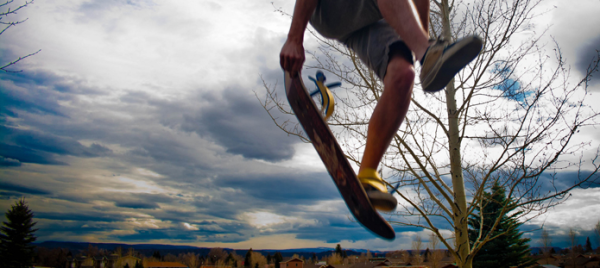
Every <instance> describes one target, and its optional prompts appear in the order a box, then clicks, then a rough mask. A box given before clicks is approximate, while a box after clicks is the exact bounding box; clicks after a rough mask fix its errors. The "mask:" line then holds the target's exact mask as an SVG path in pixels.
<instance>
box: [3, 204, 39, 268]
mask: <svg viewBox="0 0 600 268" xmlns="http://www.w3.org/2000/svg"><path fill="white" fill-rule="evenodd" d="M5 215H6V219H7V220H8V221H5V222H3V223H2V225H3V226H2V227H1V228H0V259H1V260H2V263H3V264H2V267H6V268H13V267H14V268H21V267H32V266H33V261H34V258H35V250H34V249H35V246H34V245H32V243H33V242H34V241H35V240H36V237H35V236H34V235H33V233H34V232H35V231H37V229H33V226H35V224H36V223H35V222H33V213H31V210H29V207H27V203H26V202H25V199H24V198H23V199H21V200H19V201H18V202H16V203H15V205H13V206H12V207H11V209H10V210H8V212H6V214H5Z"/></svg>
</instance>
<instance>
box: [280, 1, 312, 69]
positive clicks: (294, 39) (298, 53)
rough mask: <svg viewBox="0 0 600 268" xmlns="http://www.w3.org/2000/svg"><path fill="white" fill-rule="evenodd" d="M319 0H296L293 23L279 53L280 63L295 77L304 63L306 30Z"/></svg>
mask: <svg viewBox="0 0 600 268" xmlns="http://www.w3.org/2000/svg"><path fill="white" fill-rule="evenodd" d="M317 3H318V0H296V6H295V7H294V15H293V17H292V25H291V26H290V31H289V33H288V37H287V40H286V41H285V44H284V45H283V48H282V49H281V53H280V54H279V64H281V68H283V69H284V70H285V71H288V72H290V74H291V75H292V77H295V76H296V75H297V74H298V73H299V72H300V70H302V65H303V64H304V59H305V56H304V46H303V42H304V31H306V25H307V24H308V20H309V19H310V17H311V16H312V14H313V12H314V10H315V8H316V7H317Z"/></svg>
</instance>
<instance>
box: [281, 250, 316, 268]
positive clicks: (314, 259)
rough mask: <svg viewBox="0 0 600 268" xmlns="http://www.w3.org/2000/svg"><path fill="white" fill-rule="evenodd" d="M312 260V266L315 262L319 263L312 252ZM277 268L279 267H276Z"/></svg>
mask: <svg viewBox="0 0 600 268" xmlns="http://www.w3.org/2000/svg"><path fill="white" fill-rule="evenodd" d="M312 260H313V264H317V262H318V261H319V260H317V254H316V253H314V252H313V254H312ZM277 268H279V267H277Z"/></svg>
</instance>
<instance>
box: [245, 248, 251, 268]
mask: <svg viewBox="0 0 600 268" xmlns="http://www.w3.org/2000/svg"><path fill="white" fill-rule="evenodd" d="M244 267H246V268H250V267H252V248H250V249H249V250H248V252H246V258H244Z"/></svg>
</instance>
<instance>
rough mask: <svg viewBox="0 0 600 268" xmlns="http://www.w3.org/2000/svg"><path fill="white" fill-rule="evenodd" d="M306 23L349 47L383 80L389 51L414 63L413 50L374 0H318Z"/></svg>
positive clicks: (323, 34)
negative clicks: (384, 16) (384, 17)
mask: <svg viewBox="0 0 600 268" xmlns="http://www.w3.org/2000/svg"><path fill="white" fill-rule="evenodd" d="M310 24H311V25H312V26H313V27H314V28H315V30H317V32H319V33H320V34H321V35H322V36H323V37H325V38H329V39H336V40H338V41H340V42H341V43H343V44H344V45H346V46H347V47H348V48H350V49H352V50H353V51H354V52H355V53H356V54H357V55H358V56H359V58H360V59H361V61H362V62H363V63H365V65H367V66H368V67H369V68H370V69H371V70H373V71H374V72H375V73H376V74H377V76H378V77H379V78H380V79H382V80H383V78H384V77H385V72H386V70H387V65H388V62H389V59H390V52H393V53H399V54H400V55H402V56H403V57H405V58H406V59H407V60H408V62H410V63H414V56H413V53H412V52H411V51H410V49H408V47H407V46H406V44H405V43H404V42H403V41H402V40H401V39H400V36H398V34H397V33H396V31H395V30H394V29H393V28H392V27H391V26H390V25H389V24H388V23H387V22H386V21H385V20H383V17H382V16H381V12H379V7H378V5H377V0H319V3H318V5H317V8H316V9H315V12H314V13H313V15H312V17H311V19H310Z"/></svg>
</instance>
